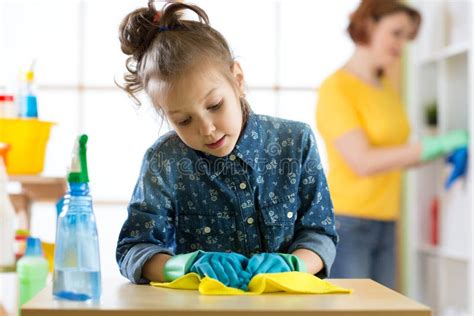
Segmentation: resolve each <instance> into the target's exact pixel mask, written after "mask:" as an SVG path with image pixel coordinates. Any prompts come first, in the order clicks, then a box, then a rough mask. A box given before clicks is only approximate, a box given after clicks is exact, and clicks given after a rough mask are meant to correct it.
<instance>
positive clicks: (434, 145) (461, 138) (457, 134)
mask: <svg viewBox="0 0 474 316" xmlns="http://www.w3.org/2000/svg"><path fill="white" fill-rule="evenodd" d="M468 142H469V136H468V134H467V132H466V131H465V130H455V131H451V132H448V133H446V134H445V135H440V136H428V137H425V138H423V140H422V141H421V160H423V161H427V160H432V159H436V158H438V157H439V156H441V155H445V154H448V153H450V152H452V151H453V150H455V149H458V148H460V147H465V146H467V145H468Z"/></svg>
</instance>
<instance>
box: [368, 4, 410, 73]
mask: <svg viewBox="0 0 474 316" xmlns="http://www.w3.org/2000/svg"><path fill="white" fill-rule="evenodd" d="M369 30H370V34H371V36H370V43H369V45H368V46H369V49H370V50H371V51H372V53H373V56H374V60H375V62H376V63H377V64H378V65H379V66H381V67H387V66H389V65H391V64H392V63H393V62H394V61H396V60H397V59H398V58H400V56H401V55H402V52H403V48H404V47H405V43H406V42H407V41H408V40H409V39H410V36H411V34H412V33H413V31H414V23H413V21H412V20H411V19H410V17H409V16H408V14H406V13H404V12H397V13H393V14H390V15H387V16H384V17H383V18H381V19H380V21H378V22H376V23H374V24H371V25H370V26H369Z"/></svg>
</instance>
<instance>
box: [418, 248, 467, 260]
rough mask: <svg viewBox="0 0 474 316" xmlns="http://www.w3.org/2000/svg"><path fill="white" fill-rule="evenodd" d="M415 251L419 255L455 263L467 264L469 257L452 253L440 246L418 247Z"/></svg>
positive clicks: (456, 252)
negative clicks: (449, 260)
mask: <svg viewBox="0 0 474 316" xmlns="http://www.w3.org/2000/svg"><path fill="white" fill-rule="evenodd" d="M417 250H418V251H419V252H421V253H424V254H427V255H431V256H435V257H442V258H445V259H451V260H456V261H464V262H468V261H469V260H470V258H469V256H468V255H467V254H465V253H461V252H459V251H454V250H451V249H447V248H443V247H440V246H433V245H428V244H423V245H419V246H418V248H417Z"/></svg>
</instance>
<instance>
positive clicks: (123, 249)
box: [116, 149, 175, 283]
mask: <svg viewBox="0 0 474 316" xmlns="http://www.w3.org/2000/svg"><path fill="white" fill-rule="evenodd" d="M154 157H155V151H153V150H151V149H150V150H149V151H148V152H147V154H146V155H145V158H144V160H143V163H142V168H141V171H140V176H139V178H138V181H137V184H136V186H135V189H134V192H133V195H132V198H131V201H130V203H129V205H128V217H127V219H126V221H125V223H124V224H123V227H122V230H121V232H120V235H119V239H118V243H117V249H116V260H117V263H118V265H119V268H120V273H121V274H122V275H123V276H125V277H126V278H127V279H129V280H130V281H132V282H133V283H148V282H149V281H150V280H147V279H145V278H143V276H142V268H143V265H144V264H145V263H146V262H147V261H148V260H149V259H150V258H151V257H152V256H154V255H155V254H157V253H166V254H169V255H174V249H175V238H174V236H175V235H174V234H175V228H174V227H175V226H174V215H173V214H174V212H173V208H172V205H171V201H172V200H171V194H170V192H169V191H167V190H166V189H165V188H166V186H165V185H164V181H165V179H164V174H165V172H166V171H163V170H161V169H160V166H158V162H157V159H155V158H154Z"/></svg>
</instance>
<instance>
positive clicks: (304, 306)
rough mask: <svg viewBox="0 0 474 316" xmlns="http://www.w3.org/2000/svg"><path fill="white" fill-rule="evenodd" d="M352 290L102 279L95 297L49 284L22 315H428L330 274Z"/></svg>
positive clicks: (362, 282) (372, 285) (368, 285)
mask: <svg viewBox="0 0 474 316" xmlns="http://www.w3.org/2000/svg"><path fill="white" fill-rule="evenodd" d="M330 281H331V282H333V283H334V284H337V285H340V286H343V287H346V288H351V289H353V290H354V292H353V293H352V294H330V295H308V294H304V295H292V294H281V293H276V294H264V295H259V296H205V295H201V294H199V293H198V292H197V291H186V290H173V289H164V288H154V287H151V286H148V285H135V284H131V283H129V282H128V281H127V280H125V279H123V278H117V279H105V280H102V286H103V291H102V297H101V300H100V301H98V302H85V303H84V302H82V303H81V302H71V301H60V300H55V299H54V298H53V296H52V289H51V284H49V285H48V286H47V287H46V288H45V289H44V290H43V291H42V292H40V293H39V294H38V295H37V296H36V297H34V298H33V299H32V300H31V301H30V302H28V303H26V304H25V305H24V306H23V308H22V312H21V314H22V316H39V315H48V316H55V315H66V314H67V315H74V316H93V315H98V316H109V315H110V316H111V315H121V316H123V315H137V316H143V315H193V316H198V315H199V316H209V315H225V316H235V315H246V316H247V315H248V316H252V315H318V316H334V315H339V316H342V315H347V316H349V315H358V316H391V315H393V316H395V315H397V316H428V315H431V311H430V309H429V308H428V307H426V306H424V305H421V304H419V303H417V302H415V301H413V300H411V299H409V298H407V297H405V296H403V295H401V294H399V293H397V292H395V291H392V290H390V289H388V288H386V287H384V286H382V285H380V284H378V283H376V282H374V281H371V280H368V279H333V280H330Z"/></svg>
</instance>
